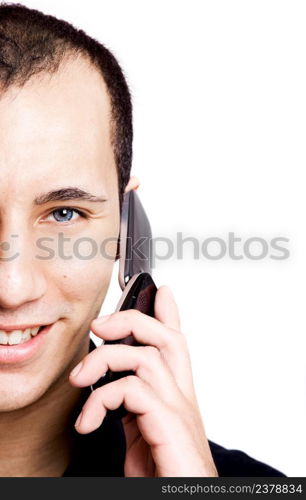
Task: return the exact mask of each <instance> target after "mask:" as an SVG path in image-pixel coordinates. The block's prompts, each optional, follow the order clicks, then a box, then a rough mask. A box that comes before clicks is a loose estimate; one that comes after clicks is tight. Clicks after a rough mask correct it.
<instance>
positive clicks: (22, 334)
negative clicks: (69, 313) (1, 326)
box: [0, 325, 49, 346]
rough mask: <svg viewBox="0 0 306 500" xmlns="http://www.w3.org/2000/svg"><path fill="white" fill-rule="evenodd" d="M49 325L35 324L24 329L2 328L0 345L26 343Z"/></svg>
mask: <svg viewBox="0 0 306 500" xmlns="http://www.w3.org/2000/svg"><path fill="white" fill-rule="evenodd" d="M47 326H49V325H42V326H35V327H32V328H25V329H24V330H11V331H7V330H0V346H1V345H5V346H7V345H9V346H10V345H12V346H13V345H20V344H24V343H25V342H28V341H29V340H31V339H32V338H33V337H36V335H38V334H39V333H40V332H41V331H42V330H43V329H44V328H45V327H47Z"/></svg>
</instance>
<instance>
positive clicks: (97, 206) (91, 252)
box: [0, 58, 120, 411]
mask: <svg viewBox="0 0 306 500" xmlns="http://www.w3.org/2000/svg"><path fill="white" fill-rule="evenodd" d="M119 222H120V217H119V199H118V179H117V173H116V167H115V161H114V156H113V149H112V145H111V140H110V102H109V98H108V95H107V91H106V87H105V84H104V82H103V79H102V77H101V76H100V75H99V73H98V71H97V70H96V69H94V68H91V67H90V66H89V63H87V62H86V61H85V60H83V59H81V58H80V59H78V60H74V61H73V60H69V61H68V62H66V63H65V64H63V65H62V67H61V69H60V70H59V71H58V72H57V73H56V74H54V75H52V76H50V75H40V76H39V77H33V79H32V80H30V81H29V82H28V83H27V84H26V85H25V86H24V87H23V88H21V89H20V88H17V87H12V88H11V89H9V90H8V91H7V92H6V93H4V94H0V242H1V243H2V245H1V247H0V330H1V331H0V344H1V345H0V387H1V390H0V411H9V410H15V409H17V408H22V407H25V406H27V405H29V404H30V403H33V402H34V401H36V400H37V399H38V398H39V397H40V396H42V395H43V394H44V393H45V392H46V391H47V390H48V389H49V388H50V387H51V386H52V385H53V384H54V383H55V382H56V381H57V380H59V379H60V378H61V377H62V376H63V374H65V373H66V372H67V373H68V372H69V371H70V369H71V368H72V367H73V366H74V365H75V363H76V361H78V360H79V359H81V357H82V356H84V355H85V354H86V352H87V350H88V342H89V335H88V333H89V328H90V323H91V321H92V319H93V318H95V317H96V316H97V314H98V312H99V310H100V306H101V304H102V302H103V300H104V297H105V295H106V292H107V289H108V285H109V282H110V278H111V273H112V267H113V263H114V259H115V255H116V246H117V245H116V240H117V238H118V234H119ZM43 325H51V326H50V327H48V328H42V329H41V328H40V330H39V331H38V333H37V334H36V335H34V334H35V333H36V332H37V329H38V327H41V326H43ZM30 327H36V329H34V330H32V331H30V330H29V328H30ZM16 330H21V332H20V331H19V332H18V331H17V332H16ZM7 344H8V345H7ZM12 344H16V345H12Z"/></svg>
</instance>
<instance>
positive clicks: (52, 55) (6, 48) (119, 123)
mask: <svg viewBox="0 0 306 500" xmlns="http://www.w3.org/2000/svg"><path fill="white" fill-rule="evenodd" d="M68 55H75V56H76V57H77V56H79V55H81V56H85V57H86V58H89V60H90V61H91V62H92V63H93V64H94V66H95V67H96V68H97V69H98V70H99V71H100V73H101V74H102V77H103V79H104V81H105V84H106V87H107V90H108V94H109V98H110V103H111V141H112V146H113V151H114V157H115V162H116V167H117V174H118V184H119V186H118V188H119V202H120V207H121V205H122V198H123V193H124V189H125V186H126V184H127V182H128V180H129V177H130V170H131V163H132V141H133V125H132V102H131V95H130V91H129V88H128V85H127V82H126V79H125V77H124V74H123V71H122V69H121V67H120V65H119V63H118V61H117V60H116V58H115V57H114V55H113V54H112V53H111V52H110V51H109V50H108V49H107V48H106V47H105V46H104V45H102V43H100V42H98V41H97V40H95V39H93V38H91V37H90V36H88V35H87V34H86V33H85V32H84V31H82V30H79V29H77V28H75V27H74V26H72V25H71V24H69V23H68V22H66V21H63V20H60V19H57V18H56V17H54V16H50V15H46V14H43V13H42V12H39V11H38V10H34V9H29V8H28V7H25V6H23V5H21V4H8V3H1V4H0V89H1V90H4V91H5V90H6V89H7V88H8V87H10V86H11V85H17V86H22V85H23V84H24V83H25V82H27V81H28V80H29V79H30V78H31V77H32V76H33V75H36V74H38V73H41V72H47V73H54V72H56V71H57V69H58V67H59V65H60V63H61V62H62V61H63V59H64V58H65V56H68Z"/></svg>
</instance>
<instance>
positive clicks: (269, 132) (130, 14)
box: [23, 0, 306, 476]
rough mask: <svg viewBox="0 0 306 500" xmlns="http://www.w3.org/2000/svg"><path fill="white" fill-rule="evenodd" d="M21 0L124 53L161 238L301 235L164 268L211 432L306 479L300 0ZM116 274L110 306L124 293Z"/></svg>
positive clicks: (145, 195)
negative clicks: (275, 247) (263, 254)
mask: <svg viewBox="0 0 306 500" xmlns="http://www.w3.org/2000/svg"><path fill="white" fill-rule="evenodd" d="M23 3H24V4H25V5H28V6H31V7H36V8H38V9H40V10H43V11H44V12H46V13H51V14H53V15H57V16H58V17H61V18H64V19H66V20H68V21H70V22H72V23H73V24H75V25H76V26H78V27H80V28H82V29H84V30H85V31H87V32H88V34H89V35H91V36H94V37H96V38H98V39H99V40H100V41H101V42H103V43H105V44H106V46H108V47H109V48H110V49H111V50H113V52H114V54H115V55H116V56H117V57H118V59H119V61H120V62H121V64H122V65H123V68H124V70H125V74H126V76H127V78H128V82H129V84H130V86H131V90H132V94H133V100H134V125H135V142H134V163H133V173H134V175H137V176H138V177H139V178H140V179H141V182H142V186H141V188H140V189H139V190H138V193H139V195H140V196H141V198H142V201H143V203H144V204H145V206H146V210H147V213H148V215H149V216H150V220H151V223H152V229H153V232H154V235H155V236H168V237H169V238H174V237H175V232H176V231H182V232H183V234H184V236H194V237H198V238H199V239H200V241H203V240H204V239H205V238H208V237H212V236H217V237H220V238H224V239H225V240H227V235H228V233H229V232H230V231H234V232H235V234H236V236H238V237H240V238H242V241H243V242H244V241H245V240H246V239H247V238H249V237H254V236H259V237H263V238H266V239H267V241H270V240H271V239H272V238H274V237H276V236H283V237H287V238H289V239H290V242H289V244H287V247H288V248H289V250H290V257H289V259H287V260H282V261H281V260H280V261H273V260H271V259H270V258H269V257H267V258H265V259H263V260H257V261H256V260H253V261H252V260H250V259H247V258H244V259H242V260H231V259H229V258H228V257H227V258H224V259H221V260H215V261H213V260H209V259H205V258H204V257H202V258H201V259H198V260H195V259H193V258H192V252H191V251H190V250H189V251H188V245H187V244H186V255H185V258H184V259H183V260H176V259H175V258H173V259H171V260H167V261H161V262H159V263H157V266H156V267H155V269H154V277H155V280H156V282H157V284H158V286H159V285H161V284H168V285H169V286H170V287H171V288H172V290H173V291H174V294H175V297H176V299H177V302H178V304H179V309H180V314H181V319H182V325H183V330H184V332H185V334H186V336H188V340H189V346H190V352H191V357H192V361H193V370H194V377H195V381H196V387H197V393H198V397H199V401H200V405H201V411H202V414H203V419H204V422H205V426H206V430H207V434H208V436H209V438H210V439H211V440H213V441H216V442H217V443H219V444H221V445H223V446H226V447H233V448H238V449H242V450H244V451H245V452H247V453H249V454H250V455H252V456H254V457H255V458H258V459H260V460H263V461H265V462H267V463H269V464H270V465H273V466H274V467H276V468H279V469H280V470H282V471H283V472H284V473H285V474H287V475H289V476H298V475H301V476H306V459H305V449H306V437H305V417H306V412H305V409H306V387H305V385H306V362H305V292H306V280H305V270H306V266H305V252H306V238H305V230H306V228H305V166H306V165H305V159H306V150H305V128H306V109H305V89H306V72H305V48H306V30H305V25H306V5H305V2H303V1H296V0H293V1H292V0H290V1H289V0H287V1H282V0H276V1H273V0H256V1H250V0H242V1H236V0H225V1H218V0H213V1H205V0H200V1H197V0H193V1H188V2H187V0H185V1H178V0H175V1H174V0H163V1H161V0H154V2H153V1H146V2H144V1H141V0H138V1H137V0H125V1H118V0H111V1H109V0H108V1H103V0H87V1H86V2H83V1H76V0H73V1H63V0H50V1H45V0H37V1H34V0H33V1H32V0H28V1H27V0H26V1H24V2H23ZM189 248H191V246H190V247H189ZM239 248H240V249H241V246H240V247H239ZM238 253H240V252H239V251H238ZM254 253H255V248H254ZM113 278H114V279H113V282H112V284H111V287H110V290H109V295H108V297H107V300H106V302H105V304H104V306H103V308H102V312H104V313H107V312H110V311H112V310H113V309H114V308H115V306H116V304H117V301H118V298H119V295H120V290H119V286H118V283H117V276H116V273H114V276H113Z"/></svg>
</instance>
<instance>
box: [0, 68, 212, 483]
mask: <svg viewBox="0 0 306 500" xmlns="http://www.w3.org/2000/svg"><path fill="white" fill-rule="evenodd" d="M109 118H110V103H109V99H108V95H107V91H106V87H105V84H104V82H103V80H102V78H101V76H100V75H99V73H98V72H97V71H96V70H95V69H94V68H92V67H91V66H90V65H89V63H88V62H87V61H86V60H85V59H82V58H79V59H77V60H72V59H70V60H68V61H66V62H65V63H64V64H63V65H62V66H61V68H60V70H59V71H58V73H56V74H54V75H52V76H50V75H43V74H42V75H40V76H39V77H34V78H33V79H32V80H30V81H29V82H28V83H27V84H26V85H25V86H24V87H23V88H21V89H20V88H16V87H12V88H10V89H9V90H8V91H7V92H6V93H2V94H0V152H1V154H0V236H1V241H8V242H10V244H11V250H10V251H6V250H3V249H2V250H0V256H1V258H2V260H1V261H0V323H1V324H4V325H11V324H48V323H55V324H54V325H53V327H52V329H51V330H50V332H49V333H48V334H47V336H46V339H45V342H44V345H43V347H42V348H41V349H40V350H39V352H38V354H37V355H34V356H33V357H32V358H31V359H30V360H28V361H24V362H22V363H16V364H3V363H2V364H1V363H0V387H1V391H0V440H1V447H0V476H15V477H16V476H60V475H61V474H62V473H63V471H64V470H65V468H66V466H67V465H68V462H69V459H70V449H71V443H70V441H69V437H68V434H67V426H68V424H69V418H70V415H71V412H72V410H73V408H74V406H75V404H76V401H77V400H78V398H79V396H80V391H81V387H84V386H87V385H89V384H91V383H92V382H93V381H96V380H97V379H98V378H99V377H100V376H102V374H103V373H104V372H105V371H106V369H107V367H108V366H109V367H110V368H111V369H113V370H116V369H117V370H118V369H119V370H120V371H121V370H122V369H134V370H135V371H136V374H135V376H132V377H128V378H126V379H122V380H121V381H118V382H115V383H113V384H109V386H105V387H103V388H101V389H98V390H97V391H95V392H94V393H93V394H92V395H91V396H90V397H89V399H88V400H87V402H86V403H85V406H84V411H83V413H82V418H81V419H80V422H79V425H78V427H77V430H78V431H79V432H80V433H87V432H90V431H92V430H94V429H95V428H97V427H98V426H99V425H100V424H101V422H102V420H103V417H104V415H105V412H106V409H107V408H115V407H118V406H120V404H121V402H122V401H124V403H125V404H126V405H127V409H128V410H129V414H128V415H127V417H125V419H124V426H125V432H126V437H127V444H128V450H127V459H126V465H125V472H126V476H135V475H141V476H175V475H182V476H187V475H193V476H214V475H216V474H217V472H216V469H215V466H214V464H213V460H212V457H211V454H210V450H209V446H208V442H207V439H206V436H205V431H204V427H203V423H202V420H201V416H200V412H199V409H198V405H197V401H196V396H195V393H194V388H193V383H192V374H191V367H190V360H189V355H188V349H187V345H186V341H185V337H184V336H183V334H182V333H181V332H180V326H179V316H178V311H177V307H176V304H175V301H174V299H173V298H172V297H171V295H169V290H168V288H167V287H160V288H159V290H158V292H157V298H156V305H155V314H156V319H152V318H148V317H147V316H145V315H143V314H141V313H135V312H134V311H128V312H122V313H115V314H114V315H111V318H110V319H109V320H108V321H106V322H103V323H102V322H101V320H100V319H98V320H96V321H93V320H94V319H95V318H96V317H97V315H98V313H99V310H100V307H101V304H102V303H103V301H104V298H105V295H106V293H107V289H108V286H109V282H110V278H111V273H112V268H113V263H114V259H115V255H116V238H117V237H118V234H119V222H120V217H119V199H118V179H117V174H116V168H115V161H114V156H113V151H112V146H111V140H110V126H109ZM138 184H139V182H138V180H137V179H136V178H131V179H130V182H129V184H128V186H127V189H126V190H129V189H136V188H137V187H138ZM71 186H74V187H79V188H80V189H83V190H86V191H88V192H90V193H92V194H94V195H96V196H103V197H105V198H106V201H103V202H99V203H92V202H90V201H84V200H82V201H80V200H68V201H53V202H52V201H51V202H48V203H44V204H42V205H39V206H38V205H34V204H33V200H34V198H35V197H37V196H39V195H41V194H43V193H44V192H46V191H50V190H55V189H62V188H66V187H71ZM59 208H71V209H76V210H81V211H83V212H84V213H85V214H87V218H83V217H81V216H80V215H78V214H77V213H76V212H74V213H73V218H72V220H70V221H67V222H59V221H57V220H56V219H55V217H54V210H56V209H59ZM60 233H62V234H64V236H65V238H67V239H68V238H69V241H67V242H66V243H65V255H66V256H67V255H68V256H72V258H71V259H63V258H61V257H60V256H59V255H58V253H57V251H56V250H57V245H58V237H59V234H60ZM12 234H17V235H18V237H17V238H16V239H15V240H12V237H11V235H12ZM46 237H47V238H51V239H52V242H48V248H49V249H52V250H54V252H55V255H54V256H53V257H52V258H48V259H46V258H44V259H42V258H37V256H40V257H42V256H43V257H46V252H45V251H43V250H42V249H41V248H39V249H38V247H37V241H38V239H39V238H46ZM84 237H86V238H91V240H94V241H96V242H97V244H98V247H100V244H101V242H102V241H104V239H105V238H110V239H111V243H110V244H109V245H108V246H107V257H106V256H105V255H101V252H98V253H97V255H96V257H95V258H90V259H80V258H78V256H77V255H75V252H73V244H74V243H75V242H76V241H77V240H78V239H79V238H84ZM79 249H80V250H79V251H80V254H82V255H88V254H89V253H90V251H91V246H90V245H89V244H88V243H85V244H84V243H83V244H82V246H80V247H79ZM16 252H18V253H19V256H18V258H15V259H11V260H10V259H8V257H9V256H10V255H14V254H15V253H16ZM90 329H91V330H92V331H94V332H95V333H96V334H97V335H98V336H100V337H101V338H103V339H107V338H119V337H121V338H122V337H124V336H126V335H129V334H130V332H133V334H134V335H135V336H136V337H137V338H138V340H139V341H140V342H142V343H144V344H147V346H146V347H143V348H142V347H141V348H135V347H134V348H133V347H131V348H129V349H128V350H127V349H122V346H118V345H117V346H116V345H115V346H101V347H100V348H97V349H96V350H95V351H94V352H93V353H91V354H89V355H88V354H87V353H88V346H89V335H88V333H89V330H90ZM157 341H158V342H157ZM135 349H136V350H135ZM80 361H84V368H83V369H82V370H81V372H79V374H78V376H73V375H70V376H69V373H70V372H71V370H72V368H73V367H75V366H76V365H77V364H78V363H79V362H80ZM12 388H13V390H12Z"/></svg>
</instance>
